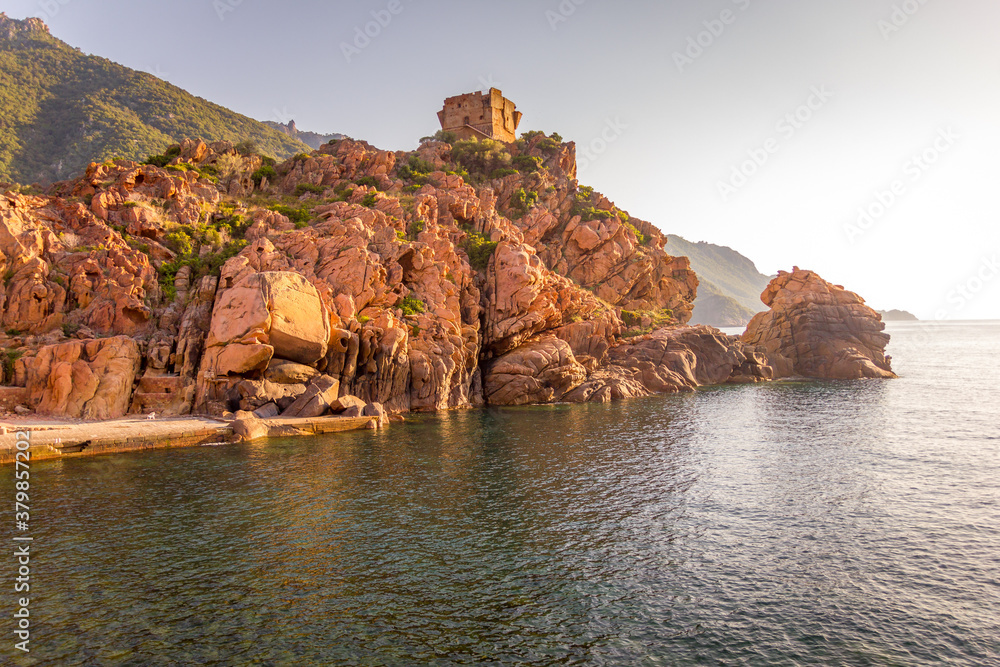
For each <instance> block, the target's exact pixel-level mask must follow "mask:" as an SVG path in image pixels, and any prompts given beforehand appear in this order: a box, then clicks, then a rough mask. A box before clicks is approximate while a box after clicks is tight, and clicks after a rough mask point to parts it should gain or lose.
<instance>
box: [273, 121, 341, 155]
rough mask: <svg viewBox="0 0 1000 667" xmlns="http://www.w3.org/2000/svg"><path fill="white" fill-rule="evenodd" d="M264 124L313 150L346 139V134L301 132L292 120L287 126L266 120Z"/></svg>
mask: <svg viewBox="0 0 1000 667" xmlns="http://www.w3.org/2000/svg"><path fill="white" fill-rule="evenodd" d="M264 124H265V125H267V126H268V127H272V128H274V129H275V130H277V131H279V132H282V133H283V134H287V135H288V136H290V137H291V138H293V139H298V140H299V141H301V142H302V143H304V144H305V145H307V146H309V148H311V149H313V150H319V147H320V146H322V145H323V144H328V143H330V142H331V141H340V140H341V139H346V138H347V135H346V134H339V133H336V132H335V133H333V134H319V133H318V132H306V131H305V130H300V129H299V128H297V127H296V126H295V121H294V120H290V121H288V123H287V124H282V123H278V122H275V121H273V120H265V121H264Z"/></svg>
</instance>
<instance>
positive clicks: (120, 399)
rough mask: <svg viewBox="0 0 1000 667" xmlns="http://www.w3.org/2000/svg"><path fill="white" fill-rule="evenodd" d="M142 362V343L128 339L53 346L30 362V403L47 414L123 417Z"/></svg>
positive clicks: (78, 342)
mask: <svg viewBox="0 0 1000 667" xmlns="http://www.w3.org/2000/svg"><path fill="white" fill-rule="evenodd" d="M140 359H141V355H140V353H139V345H138V343H136V342H135V341H134V340H133V339H131V338H128V337H125V336H116V337H114V338H102V339H99V340H89V341H73V342H69V343H62V344H59V345H48V346H46V347H43V348H41V349H40V350H39V351H38V354H37V355H35V356H34V357H32V358H30V359H29V360H28V361H27V362H26V366H27V371H28V378H27V381H28V393H29V396H30V399H29V400H30V401H31V403H32V404H33V405H34V406H35V408H36V410H37V412H38V413H39V414H42V415H53V416H58V417H81V418H83V419H94V420H103V419H114V418H116V417H121V416H124V415H125V414H126V412H127V411H128V407H129V400H130V396H131V393H132V383H133V382H134V381H135V377H136V374H137V373H138V371H139V363H140Z"/></svg>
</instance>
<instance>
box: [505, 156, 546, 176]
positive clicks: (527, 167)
mask: <svg viewBox="0 0 1000 667" xmlns="http://www.w3.org/2000/svg"><path fill="white" fill-rule="evenodd" d="M511 164H512V165H513V167H514V169H516V170H517V171H520V172H523V173H526V174H530V173H533V172H536V171H538V170H539V169H541V168H542V158H540V157H536V156H534V155H518V156H517V157H516V158H514V160H513V161H512V162H511Z"/></svg>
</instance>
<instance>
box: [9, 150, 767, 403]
mask: <svg viewBox="0 0 1000 667" xmlns="http://www.w3.org/2000/svg"><path fill="white" fill-rule="evenodd" d="M168 155H169V156H172V158H171V159H170V163H169V164H167V165H166V167H165V168H161V167H158V166H154V165H153V164H138V163H135V162H130V161H124V160H122V161H117V162H114V163H105V164H100V165H99V164H96V163H95V164H91V165H90V167H88V169H87V172H86V174H85V175H84V176H83V177H82V178H80V179H77V180H73V181H65V182H62V183H58V184H56V186H54V187H53V190H52V195H51V196H44V197H42V196H30V197H29V196H22V195H17V194H13V193H8V194H7V195H5V196H3V197H0V270H2V271H3V273H4V277H5V279H4V284H3V292H2V295H0V319H2V321H3V324H4V327H5V329H6V333H5V334H3V336H2V337H0V344H2V345H3V347H4V348H6V350H7V359H6V364H5V366H6V370H7V372H6V377H5V384H7V385H9V386H18V387H25V388H27V393H28V395H29V399H28V402H29V406H28V407H30V408H32V409H36V408H37V409H39V410H41V411H44V412H45V413H47V414H58V415H71V416H84V415H89V416H95V415H96V416H99V417H100V418H106V417H113V416H116V415H119V414H120V413H122V412H123V411H124V410H125V409H128V410H131V411H133V412H142V411H150V410H157V411H159V412H166V413H173V414H183V413H187V412H191V411H194V412H198V413H207V414H215V415H218V414H222V413H223V412H225V411H228V410H236V409H244V410H257V411H261V413H262V414H263V413H266V414H268V415H273V414H278V413H281V412H286V413H288V414H291V413H294V414H297V415H302V414H312V412H314V411H319V413H320V414H322V413H323V412H324V411H326V410H331V409H341V410H348V409H351V406H352V405H353V403H352V401H351V400H346V399H345V400H344V401H342V402H338V399H340V398H343V397H349V396H354V397H357V398H358V399H360V402H359V403H358V404H357V405H358V406H360V405H365V404H371V403H379V404H381V406H384V407H385V409H386V410H388V411H389V412H404V411H408V410H443V409H453V408H464V407H470V406H477V405H482V404H483V403H484V402H489V403H492V404H500V405H506V404H519V403H528V402H548V401H558V400H570V401H588V400H599V401H606V400H612V399H615V398H622V397H627V396H638V395H645V394H649V393H653V392H664V391H683V390H690V389H692V388H694V387H696V386H698V385H701V384H715V383H721V382H727V381H738V382H753V381H760V380H764V379H767V378H768V377H770V369H769V368H767V366H766V364H765V363H764V360H763V357H761V356H759V355H755V354H754V353H752V352H747V350H746V349H745V348H744V346H743V344H742V343H740V342H739V341H738V340H737V339H736V338H733V337H726V336H723V335H721V334H719V333H718V332H717V331H714V330H711V329H708V328H704V327H700V328H690V327H684V326H681V325H683V324H684V323H685V322H687V320H688V319H689V318H690V315H691V310H692V303H693V301H694V299H695V296H696V291H697V278H696V277H695V275H694V273H693V272H692V271H691V269H690V267H689V264H688V262H687V260H686V259H685V258H675V257H672V256H671V255H670V254H669V253H668V252H667V250H666V248H665V242H666V239H665V238H664V237H663V236H662V235H661V234H660V233H659V232H658V231H657V230H656V229H655V228H654V227H653V226H652V225H650V224H649V223H646V222H643V221H641V220H636V219H633V218H630V217H629V216H628V215H627V214H626V213H625V212H624V211H621V210H620V209H618V208H617V207H616V206H615V205H614V204H613V203H612V202H610V201H608V200H607V199H605V198H604V197H602V196H601V195H600V194H598V193H594V192H593V191H591V190H589V189H587V188H581V187H579V186H578V185H577V183H576V180H575V150H574V146H573V144H563V143H559V142H557V141H554V140H553V139H552V138H549V137H545V136H544V135H540V134H538V135H534V136H528V137H527V138H525V139H522V140H521V141H519V142H517V143H516V144H510V145H502V144H487V143H486V142H483V143H475V142H467V143H461V142H460V143H459V144H456V145H455V146H452V145H449V144H446V143H441V142H427V143H425V144H423V145H422V146H421V147H420V149H418V150H417V151H415V152H414V153H392V152H387V151H381V150H378V149H376V148H374V147H372V146H370V145H368V144H367V143H364V142H357V141H351V140H343V141H339V142H335V143H331V144H328V145H325V146H323V147H322V148H321V149H320V150H319V151H317V152H314V153H313V154H312V155H310V156H304V155H303V156H297V157H296V158H293V159H292V160H289V161H287V162H284V163H281V164H278V165H274V166H270V165H268V164H267V163H266V161H262V160H261V159H260V158H259V157H256V156H250V157H245V156H241V155H239V154H238V153H237V152H236V151H234V150H233V148H232V145H231V144H227V143H225V142H219V143H215V144H211V145H206V144H204V143H202V142H197V141H187V142H185V143H183V144H182V145H179V146H176V147H175V148H174V149H173V150H171V151H170V152H169V153H168ZM153 162H159V163H161V164H162V163H163V160H154V161H153ZM498 164H499V166H497V165H498ZM665 325H669V327H670V328H665V329H664V328H662V327H663V326H665ZM111 357H115V358H119V357H120V359H121V360H120V363H115V364H111V363H110V361H109V359H110V358H111ZM80 396H83V397H85V400H81V399H79V397H80ZM123 396H124V397H125V399H123ZM126 399H127V400H126ZM125 406H127V408H126V407H125ZM377 409H379V410H380V409H381V407H379V408H377Z"/></svg>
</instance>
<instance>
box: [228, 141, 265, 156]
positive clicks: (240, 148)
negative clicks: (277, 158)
mask: <svg viewBox="0 0 1000 667" xmlns="http://www.w3.org/2000/svg"><path fill="white" fill-rule="evenodd" d="M233 148H235V149H236V152H237V153H239V154H240V155H243V156H244V157H246V156H249V155H257V154H259V153H260V148H258V146H257V142H256V141H254V140H253V139H247V140H246V141H241V142H240V143H238V144H236V145H235V146H233Z"/></svg>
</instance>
